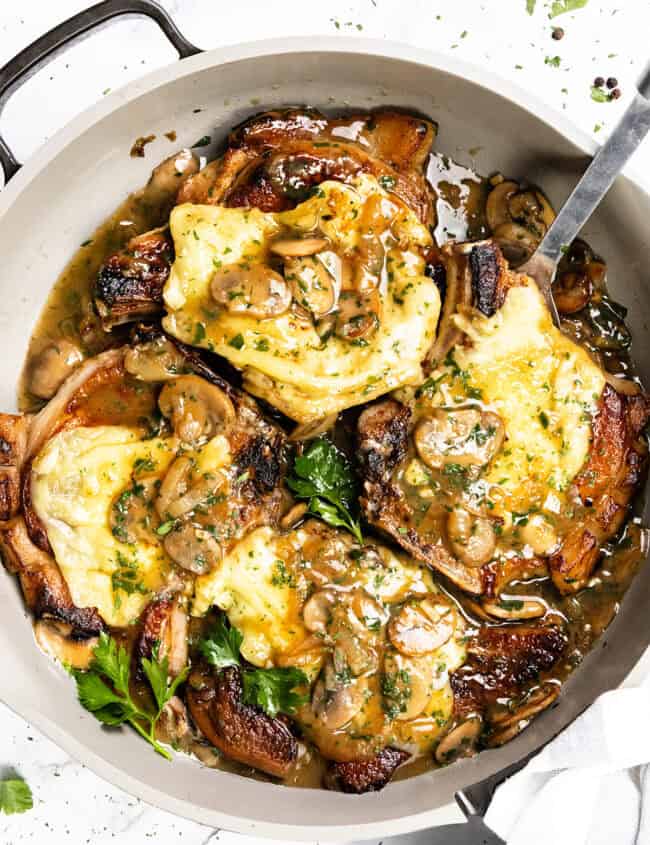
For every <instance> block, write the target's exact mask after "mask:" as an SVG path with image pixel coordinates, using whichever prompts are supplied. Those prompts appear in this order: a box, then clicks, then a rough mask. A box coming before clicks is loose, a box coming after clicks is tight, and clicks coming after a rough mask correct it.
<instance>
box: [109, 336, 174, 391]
mask: <svg viewBox="0 0 650 845" xmlns="http://www.w3.org/2000/svg"><path fill="white" fill-rule="evenodd" d="M124 369H125V370H126V371H127V373H129V374H130V375H132V376H135V378H137V379H140V381H154V382H155V381H170V379H174V378H176V377H177V376H179V375H181V374H182V373H184V372H185V370H186V360H185V356H184V355H183V354H182V353H181V351H180V350H179V349H178V347H177V346H176V345H175V344H173V343H172V342H171V340H169V339H168V338H166V337H164V336H163V335H160V336H159V337H156V338H154V340H149V341H147V342H145V343H138V344H136V345H135V346H132V347H131V348H130V349H127V351H126V353H125V354H124Z"/></svg>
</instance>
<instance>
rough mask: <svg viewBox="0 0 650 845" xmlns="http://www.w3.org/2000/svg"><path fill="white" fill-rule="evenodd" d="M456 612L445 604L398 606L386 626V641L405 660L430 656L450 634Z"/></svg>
mask: <svg viewBox="0 0 650 845" xmlns="http://www.w3.org/2000/svg"><path fill="white" fill-rule="evenodd" d="M455 627H456V611H455V610H454V608H453V607H452V606H451V605H450V604H447V603H445V602H434V601H432V600H430V599H424V600H423V601H420V602H417V603H415V602H409V603H408V604H405V605H402V607H401V609H400V611H399V612H398V614H397V615H396V616H394V617H393V618H392V619H391V621H390V622H389V624H388V638H389V640H390V641H391V643H392V644H393V645H394V646H395V648H396V649H397V650H398V651H399V652H401V653H402V654H405V655H407V656H409V657H419V656H421V655H423V654H430V653H431V652H432V651H435V650H436V649H437V648H440V646H441V645H444V643H446V642H447V640H448V639H449V638H450V637H451V636H452V634H453V633H454V628H455Z"/></svg>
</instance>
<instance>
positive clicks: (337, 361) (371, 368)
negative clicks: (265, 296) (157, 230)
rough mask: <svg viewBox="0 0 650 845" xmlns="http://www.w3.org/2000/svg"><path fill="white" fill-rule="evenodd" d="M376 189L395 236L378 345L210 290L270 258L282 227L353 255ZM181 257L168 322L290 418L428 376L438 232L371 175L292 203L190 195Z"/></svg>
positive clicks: (176, 223) (170, 284)
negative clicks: (281, 205)
mask: <svg viewBox="0 0 650 845" xmlns="http://www.w3.org/2000/svg"><path fill="white" fill-rule="evenodd" d="M369 198H373V199H374V200H376V201H378V202H380V203H381V207H382V213H383V214H384V216H385V217H386V219H387V220H389V221H390V233H391V236H392V241H391V242H392V243H393V246H391V247H390V248H389V249H388V255H387V257H386V263H385V266H384V270H383V271H382V277H381V282H380V288H379V292H380V296H381V318H380V325H379V328H378V329H377V330H376V332H375V333H374V334H373V335H372V336H370V337H369V338H368V340H367V343H366V342H364V343H361V344H354V343H351V342H350V341H348V340H343V339H340V338H338V337H336V336H332V337H330V338H329V340H327V341H326V342H322V341H321V340H320V338H319V336H318V334H317V332H316V330H315V328H314V326H313V324H312V323H311V322H309V321H305V320H304V319H299V318H298V317H297V316H296V314H294V313H293V312H292V311H288V312H286V313H285V314H282V315H280V316H278V317H276V318H273V319H266V320H259V319H255V318H253V317H251V316H249V315H246V314H233V313H230V312H228V311H226V310H221V309H219V308H218V307H217V306H216V304H215V302H214V301H213V300H212V298H211V295H210V282H211V279H212V276H213V275H214V272H215V267H219V266H221V265H225V264H236V263H238V262H244V263H255V262H266V261H268V259H269V240H270V239H271V238H272V237H273V236H275V235H277V234H278V233H279V232H280V231H286V228H287V227H288V228H289V229H290V230H291V231H293V232H294V233H296V235H300V233H309V232H313V231H315V230H317V229H318V230H320V231H322V232H323V234H324V235H325V236H326V237H327V238H328V239H329V240H330V242H331V249H332V250H333V251H334V252H335V253H336V254H338V255H342V254H354V251H355V249H356V247H357V246H358V244H359V241H360V236H361V233H362V231H363V230H362V228H361V226H362V224H361V221H362V219H363V209H364V205H365V203H366V202H367V201H368V200H369ZM170 228H171V232H172V236H173V238H174V246H175V251H176V260H175V262H174V264H173V266H172V269H171V273H170V276H169V279H168V281H167V284H166V285H165V289H164V299H165V304H166V307H167V316H166V317H165V318H164V320H163V325H164V327H165V329H166V330H167V331H168V332H169V333H170V334H172V335H174V336H175V337H177V338H179V339H180V340H182V341H184V342H185V343H190V344H194V345H197V346H201V347H203V348H206V349H210V350H212V351H214V352H217V353H219V354H220V355H223V356H224V357H226V358H228V359H229V360H230V361H232V363H233V364H235V366H237V367H239V368H240V369H242V370H243V371H244V379H245V384H244V386H245V387H246V388H247V389H248V390H249V391H250V392H251V393H253V394H255V395H257V396H261V397H263V398H264V399H267V400H268V401H269V402H271V403H272V404H273V405H275V406H276V407H278V408H280V409H281V410H282V411H283V412H284V413H285V414H287V416H289V417H291V418H292V419H295V420H299V421H301V422H309V421H312V420H315V419H319V418H322V417H324V416H327V415H328V414H331V413H338V412H339V411H342V410H343V409H344V408H347V407H350V406H352V405H357V404H360V403H362V402H366V401H369V400H371V399H374V398H375V397H377V396H380V395H381V394H383V393H386V392H387V391H389V390H392V389H394V388H397V387H399V386H402V385H409V384H411V385H412V384H418V383H419V382H420V381H421V380H422V370H421V361H422V360H423V358H424V357H425V354H426V352H427V350H428V348H429V346H430V345H431V342H432V340H433V338H434V333H435V329H436V325H437V321H438V315H439V311H440V298H439V295H438V291H437V288H436V286H435V285H434V284H433V282H432V281H431V279H429V278H427V277H426V276H425V275H424V269H425V265H424V259H423V257H422V252H423V250H424V249H426V248H427V247H428V246H429V245H430V244H431V236H430V234H429V232H428V230H427V228H426V227H425V226H423V225H422V224H421V223H420V222H419V221H418V220H417V218H416V217H415V215H414V214H413V212H411V211H410V210H409V209H408V208H407V207H406V206H405V205H404V204H403V203H401V202H400V201H399V200H397V198H395V197H393V196H392V195H389V194H388V193H387V192H386V191H384V190H383V189H382V188H381V187H380V186H379V184H378V183H377V181H376V180H375V179H374V178H372V177H369V176H362V177H360V178H359V179H358V180H357V181H356V182H355V183H354V185H352V186H348V185H344V184H341V183H338V182H325V183H323V184H321V185H320V186H319V190H318V192H317V194H316V195H314V196H313V197H311V198H310V199H308V200H307V201H305V202H304V203H302V204H301V205H299V206H298V207H297V208H295V209H293V210H291V211H285V212H281V213H274V214H271V213H263V212H261V211H259V210H257V209H242V208H222V207H219V206H204V205H190V204H185V205H181V206H177V207H176V208H174V209H173V211H172V213H171V217H170Z"/></svg>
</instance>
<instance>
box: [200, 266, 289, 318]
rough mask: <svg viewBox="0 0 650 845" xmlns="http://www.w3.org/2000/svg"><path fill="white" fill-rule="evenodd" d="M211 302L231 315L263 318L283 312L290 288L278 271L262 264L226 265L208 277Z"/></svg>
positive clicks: (287, 305)
mask: <svg viewBox="0 0 650 845" xmlns="http://www.w3.org/2000/svg"><path fill="white" fill-rule="evenodd" d="M210 291H211V293H212V298H213V299H214V301H215V302H216V303H217V304H218V305H221V306H222V307H223V308H225V309H226V310H227V311H229V312H230V313H231V314H247V315H248V316H249V317H254V318H255V319H257V320H266V319H269V318H271V317H278V316H280V314H284V313H285V312H286V311H287V310H288V309H289V306H290V305H291V291H290V290H289V286H288V285H287V283H286V281H285V280H284V279H283V278H282V276H281V275H280V274H279V273H276V272H275V270H272V269H271V268H270V267H268V266H267V265H266V264H251V265H241V264H228V265H226V266H225V267H222V268H221V269H220V270H217V271H216V272H215V274H214V276H213V277H212V282H211V284H210Z"/></svg>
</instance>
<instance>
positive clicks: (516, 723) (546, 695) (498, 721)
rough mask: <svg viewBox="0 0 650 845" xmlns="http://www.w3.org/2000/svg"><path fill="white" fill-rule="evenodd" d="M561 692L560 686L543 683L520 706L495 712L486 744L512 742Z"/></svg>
mask: <svg viewBox="0 0 650 845" xmlns="http://www.w3.org/2000/svg"><path fill="white" fill-rule="evenodd" d="M559 694H560V687H559V686H558V685H556V684H542V686H540V687H538V688H537V689H535V690H532V691H531V692H530V693H528V695H527V696H526V698H525V699H524V701H523V702H522V703H521V704H519V706H518V707H516V708H515V709H514V711H512V710H508V711H505V712H504V713H502V714H495V715H493V716H492V717H491V718H490V733H489V735H488V738H487V742H486V745H487V746H488V747H489V748H496V747H497V746H499V745H504V744H505V743H506V742H510V740H511V739H513V738H514V737H516V736H517V734H520V733H521V732H522V731H523V730H524V728H527V727H528V725H529V724H530V723H531V721H532V719H533V718H534V717H535V716H537V714H538V713H541V712H542V711H543V710H546V709H547V708H548V707H550V706H551V705H552V704H553V703H554V702H555V700H556V699H557V697H558V696H559Z"/></svg>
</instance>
